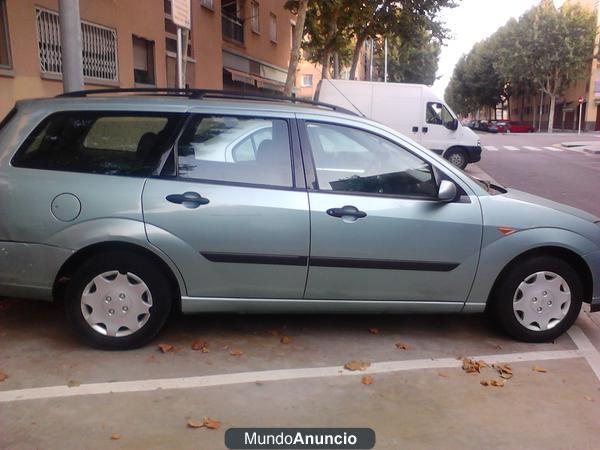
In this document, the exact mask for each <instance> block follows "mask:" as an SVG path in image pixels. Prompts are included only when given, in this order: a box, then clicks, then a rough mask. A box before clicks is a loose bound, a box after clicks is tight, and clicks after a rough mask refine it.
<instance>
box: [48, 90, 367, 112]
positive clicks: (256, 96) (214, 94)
mask: <svg viewBox="0 0 600 450" xmlns="http://www.w3.org/2000/svg"><path fill="white" fill-rule="evenodd" d="M103 94H148V95H165V96H169V95H172V96H181V97H188V98H191V99H205V98H222V99H235V100H255V101H265V102H268V101H278V102H291V103H302V104H307V105H313V106H320V107H323V108H328V109H331V110H333V111H336V112H341V113H345V114H351V115H353V116H358V114H357V113H355V112H354V111H350V110H349V109H346V108H342V107H340V106H336V105H332V104H330V103H323V102H318V101H314V100H307V99H303V98H297V97H286V96H283V95H266V94H260V93H250V94H246V93H243V92H238V91H225V90H218V89H188V88H186V89H178V88H108V89H89V90H81V91H71V92H65V93H63V94H59V95H57V96H56V97H87V96H88V95H103Z"/></svg>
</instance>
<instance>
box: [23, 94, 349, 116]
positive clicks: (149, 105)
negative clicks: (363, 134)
mask: <svg viewBox="0 0 600 450" xmlns="http://www.w3.org/2000/svg"><path fill="white" fill-rule="evenodd" d="M242 95H243V94H240V97H241V96H242ZM297 101H298V102H297V103H296V102H294V101H292V100H286V101H281V100H277V98H276V97H275V98H273V99H272V100H269V99H266V98H265V99H262V98H260V99H253V98H252V97H249V98H248V99H245V98H199V99H196V98H189V97H186V96H181V95H94V96H93V97H86V96H81V97H76V96H73V97H71V96H59V97H50V98H37V99H26V100H20V101H18V102H17V105H22V106H32V107H35V108H48V109H49V110H55V109H57V110H77V109H94V110H98V109H102V108H106V109H111V110H113V109H114V110H122V111H127V110H138V109H142V110H156V111H169V110H181V109H184V108H185V109H187V108H194V107H208V108H211V107H214V108H223V107H225V108H231V109H239V110H241V111H242V110H243V111H252V112H260V111H268V112H274V113H287V114H294V113H316V114H326V115H328V116H336V117H340V118H348V117H349V116H350V117H356V118H359V117H360V116H357V115H356V114H354V113H352V112H350V111H346V110H344V109H343V108H337V107H334V106H333V105H327V104H322V105H320V104H318V103H315V104H311V103H301V102H304V101H305V100H303V99H298V100H297ZM334 108H335V109H334Z"/></svg>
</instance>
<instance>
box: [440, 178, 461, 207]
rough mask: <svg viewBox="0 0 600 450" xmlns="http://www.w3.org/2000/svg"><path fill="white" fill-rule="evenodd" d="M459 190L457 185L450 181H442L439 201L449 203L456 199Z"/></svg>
mask: <svg viewBox="0 0 600 450" xmlns="http://www.w3.org/2000/svg"><path fill="white" fill-rule="evenodd" d="M456 194H458V190H457V189H456V185H455V184H454V183H453V182H452V181H449V180H442V182H441V183H440V187H439V189H438V196H437V197H438V200H439V201H440V202H443V203H449V202H451V201H453V200H454V199H455V198H456Z"/></svg>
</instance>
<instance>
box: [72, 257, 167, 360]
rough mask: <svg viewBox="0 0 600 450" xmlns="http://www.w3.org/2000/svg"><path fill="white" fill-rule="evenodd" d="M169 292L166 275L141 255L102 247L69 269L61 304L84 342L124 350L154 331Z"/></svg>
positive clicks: (144, 340)
mask: <svg viewBox="0 0 600 450" xmlns="http://www.w3.org/2000/svg"><path fill="white" fill-rule="evenodd" d="M84 294H85V297H84ZM95 294H99V295H95ZM173 296H174V295H173V292H172V290H171V288H170V285H169V281H168V279H167V278H166V277H165V275H164V274H163V273H162V271H161V270H160V269H159V268H158V267H156V265H155V264H153V263H152V262H151V261H149V260H148V259H147V258H144V257H142V256H138V255H137V254H135V253H132V252H126V251H108V252H103V253H97V254H95V255H93V256H92V257H91V258H89V259H88V260H86V261H85V262H84V263H83V264H82V265H81V266H79V268H78V269H77V270H76V271H75V272H74V273H73V275H72V277H71V282H70V283H69V285H68V287H67V291H66V301H65V308H66V314H67V319H68V320H69V322H70V324H71V326H72V327H73V328H74V329H75V331H76V332H77V334H78V335H79V337H80V338H81V339H82V340H83V341H84V342H85V343H87V344H89V345H91V346H93V347H96V348H100V349H103V350H128V349H133V348H137V347H141V346H143V345H145V344H147V343H148V342H150V341H151V340H152V339H153V338H154V337H155V336H156V335H157V334H158V332H159V331H160V330H161V328H162V327H163V325H164V324H165V321H166V320H167V317H168V316H169V313H170V310H171V305H172V303H173ZM84 298H85V299H86V301H84ZM111 312H112V313H111ZM132 313H133V314H132Z"/></svg>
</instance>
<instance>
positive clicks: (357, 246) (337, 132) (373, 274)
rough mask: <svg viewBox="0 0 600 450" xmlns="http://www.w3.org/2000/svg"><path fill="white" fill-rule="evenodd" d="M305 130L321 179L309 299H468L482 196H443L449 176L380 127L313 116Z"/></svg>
mask: <svg viewBox="0 0 600 450" xmlns="http://www.w3.org/2000/svg"><path fill="white" fill-rule="evenodd" d="M300 129H301V136H302V148H303V151H304V152H305V161H308V162H311V161H312V163H311V164H312V165H314V168H310V167H309V168H307V176H308V177H311V176H313V174H314V176H315V177H316V179H314V180H309V179H307V182H308V184H309V186H310V187H309V200H310V208H311V214H310V217H311V253H310V263H309V264H310V269H309V276H308V281H307V286H306V294H305V298H308V299H343V300H349V299H352V300H405V301H419V302H420V301H436V302H458V303H457V305H459V304H460V302H463V301H464V300H465V299H466V298H467V295H468V292H469V289H470V287H471V284H472V282H473V279H474V276H475V271H476V268H477V263H478V258H479V251H480V245H481V233H482V218H481V210H480V206H479V203H478V201H477V198H476V197H474V196H473V197H471V198H469V196H468V195H466V192H462V194H463V195H459V197H457V199H456V201H454V202H451V203H440V202H438V201H436V194H437V181H436V177H437V179H438V180H439V178H440V177H442V176H446V177H447V175H445V174H443V173H441V172H438V171H437V169H436V171H435V173H434V170H433V169H432V166H431V164H430V163H428V162H426V161H425V160H423V159H422V158H420V157H419V156H417V155H415V154H414V153H412V152H410V151H409V150H407V149H406V148H404V147H402V146H401V145H398V144H397V143H394V142H392V141H390V140H388V139H386V138H383V137H381V136H380V135H378V134H375V133H373V132H370V131H367V130H364V129H357V128H354V127H350V126H341V125H337V124H330V123H324V122H318V121H308V120H307V121H305V122H300ZM308 151H310V152H311V154H312V157H311V155H310V154H308ZM459 190H461V188H459ZM459 194H460V192H459Z"/></svg>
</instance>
